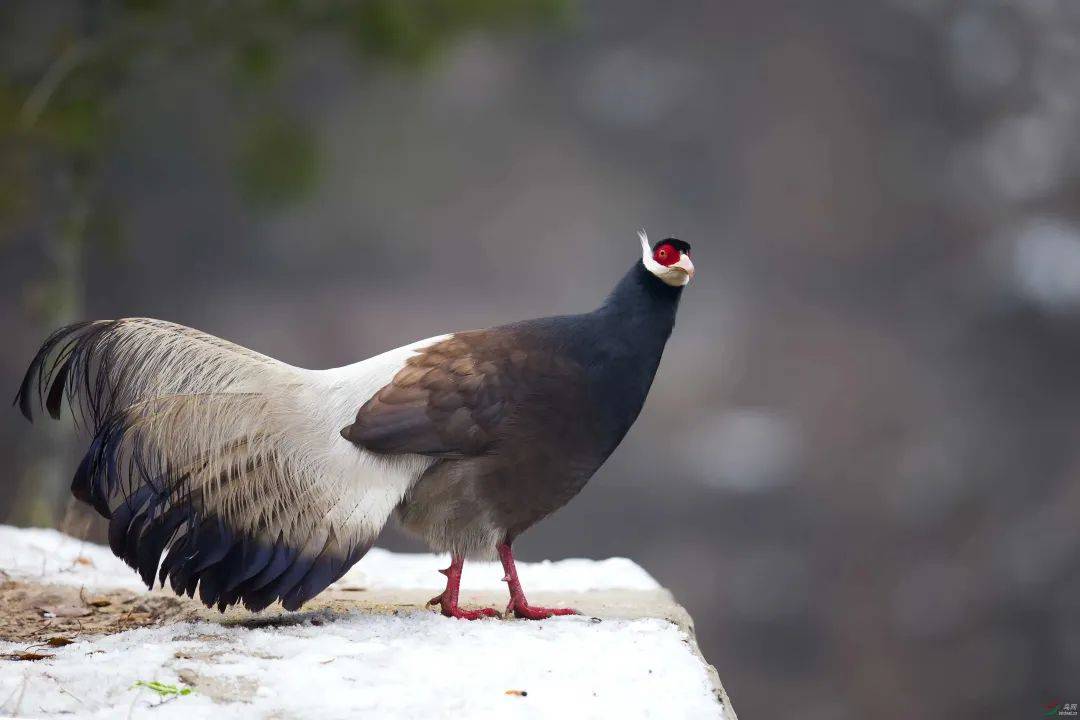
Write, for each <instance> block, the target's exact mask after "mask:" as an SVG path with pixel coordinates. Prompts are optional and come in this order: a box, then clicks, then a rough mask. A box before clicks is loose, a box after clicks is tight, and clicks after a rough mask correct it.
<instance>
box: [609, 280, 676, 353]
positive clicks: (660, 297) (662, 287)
mask: <svg viewBox="0 0 1080 720" xmlns="http://www.w3.org/2000/svg"><path fill="white" fill-rule="evenodd" d="M682 291H683V289H682V288H681V287H672V286H670V285H668V284H667V283H665V282H664V281H662V280H661V279H660V278H658V277H656V276H655V275H653V274H652V273H651V272H649V271H648V270H647V269H645V265H643V264H642V263H641V261H638V262H636V263H634V267H632V268H630V272H628V273H626V275H624V276H623V278H622V280H620V281H619V283H618V284H617V285H616V286H615V289H614V290H612V291H611V294H610V295H608V296H607V299H606V300H604V303H603V304H602V305H601V306H600V307H599V308H598V309H597V310H596V314H597V315H598V316H601V317H603V318H604V319H605V320H607V321H608V323H609V324H610V327H611V330H612V331H613V332H616V333H618V334H619V335H622V336H624V337H626V339H627V340H635V341H637V342H639V343H640V342H647V341H649V340H653V341H658V342H659V343H660V349H662V348H663V345H664V343H665V342H667V339H668V336H669V335H671V330H672V328H673V327H674V326H675V313H676V311H677V310H678V309H679V299H680V298H681V297H682Z"/></svg>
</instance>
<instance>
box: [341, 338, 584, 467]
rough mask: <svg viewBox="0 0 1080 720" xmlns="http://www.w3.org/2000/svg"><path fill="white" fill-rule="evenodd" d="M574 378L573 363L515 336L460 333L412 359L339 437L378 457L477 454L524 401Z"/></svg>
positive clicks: (494, 439) (485, 449)
mask: <svg viewBox="0 0 1080 720" xmlns="http://www.w3.org/2000/svg"><path fill="white" fill-rule="evenodd" d="M574 376H576V372H575V367H574V366H573V365H572V364H571V363H570V362H568V361H567V360H565V359H564V358H562V357H561V356H560V355H559V354H558V353H556V352H555V351H554V350H552V349H551V348H550V347H543V346H542V345H540V344H537V343H528V342H527V339H526V338H523V337H522V336H521V335H520V334H518V333H513V332H510V331H507V330H505V329H498V330H478V331H472V332H464V333H457V334H455V335H453V336H452V337H450V338H448V339H447V340H444V341H442V342H439V343H436V344H435V345H432V346H431V347H428V348H426V349H424V350H422V351H421V352H419V353H418V354H416V355H414V356H413V357H411V358H409V360H408V361H407V362H406V364H405V367H404V368H402V369H401V370H400V371H399V372H398V374H397V375H396V376H394V379H393V380H392V381H391V382H390V384H389V385H386V386H385V387H383V388H382V389H381V390H379V391H378V392H377V393H375V395H374V396H372V398H371V399H370V400H368V401H367V402H366V403H364V405H363V406H362V407H361V408H360V411H359V412H358V413H357V415H356V422H354V423H353V424H352V425H349V426H348V427H346V428H344V429H343V430H342V431H341V434H342V436H344V437H345V438H346V439H347V440H350V441H351V442H354V443H356V444H357V445H360V446H361V447H363V448H365V449H367V450H370V451H372V452H376V453H386V454H391V453H417V454H421V455H429V456H433V457H447V458H452V457H465V456H470V455H482V454H484V453H486V452H488V451H490V450H491V449H492V447H493V446H494V445H495V444H496V443H497V442H498V440H499V438H500V437H501V436H502V434H503V433H505V432H506V431H507V430H508V426H509V425H511V424H512V423H511V422H508V421H509V420H510V419H511V418H512V416H513V415H514V411H515V408H516V407H517V406H518V405H519V404H520V402H521V401H522V400H523V399H525V398H528V397H530V396H539V398H543V397H544V396H548V395H550V394H551V392H552V391H553V390H554V389H555V388H557V387H559V386H560V385H563V384H564V382H565V381H566V380H567V379H569V378H571V377H574Z"/></svg>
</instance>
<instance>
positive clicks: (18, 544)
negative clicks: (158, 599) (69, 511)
mask: <svg viewBox="0 0 1080 720" xmlns="http://www.w3.org/2000/svg"><path fill="white" fill-rule="evenodd" d="M0 570H2V571H4V573H6V574H7V575H8V576H9V577H11V578H13V579H15V580H30V581H33V582H39V583H43V584H51V585H75V586H81V587H85V588H87V589H94V590H112V589H115V588H122V589H124V590H145V589H146V585H144V584H143V583H142V581H141V580H139V576H138V574H137V573H136V572H135V571H134V570H132V569H131V568H129V567H128V566H127V565H125V564H124V561H123V560H121V559H120V558H118V557H116V556H115V555H113V554H112V551H111V550H109V548H107V547H104V546H102V545H95V544H94V543H89V542H85V541H83V540H79V539H77V538H73V537H71V536H70V535H65V534H64V533H62V532H58V531H56V530H48V529H45V528H16V527H11V526H10V525H0Z"/></svg>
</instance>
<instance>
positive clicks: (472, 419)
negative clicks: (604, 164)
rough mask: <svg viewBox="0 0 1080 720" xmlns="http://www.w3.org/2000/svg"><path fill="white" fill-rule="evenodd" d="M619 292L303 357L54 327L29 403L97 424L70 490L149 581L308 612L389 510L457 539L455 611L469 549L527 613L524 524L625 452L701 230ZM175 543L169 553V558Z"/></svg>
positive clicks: (179, 330) (417, 526)
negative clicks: (339, 361)
mask: <svg viewBox="0 0 1080 720" xmlns="http://www.w3.org/2000/svg"><path fill="white" fill-rule="evenodd" d="M640 237H641V247H642V257H641V260H640V261H636V262H635V263H634V266H633V267H632V268H631V269H630V271H629V272H628V273H626V275H625V276H624V277H623V278H622V280H620V281H619V283H618V284H617V285H616V286H615V289H614V290H612V292H611V294H610V295H608V297H607V299H606V300H605V301H604V302H603V304H602V305H601V306H600V307H599V308H597V309H596V310H593V311H592V312H587V313H583V314H580V315H564V316H559V317H546V318H540V319H536V320H526V321H524V322H517V323H512V324H509V325H502V326H499V327H494V328H491V329H488V330H472V331H468V332H458V333H452V334H449V335H441V336H439V337H434V338H429V339H427V340H421V341H420V342H416V343H413V344H411V345H407V346H405V347H402V348H398V349H396V350H390V351H389V352H386V353H383V354H381V355H377V356H375V357H373V358H369V359H367V360H363V361H361V362H358V363H354V364H352V365H347V366H345V367H340V368H336V369H332V370H303V369H301V368H297V367H292V366H291V365H286V364H285V363H282V362H279V361H277V360H274V359H273V358H270V357H267V356H265V355H261V354H259V353H257V352H254V351H252V350H248V349H246V348H243V347H240V346H239V345H234V344H232V343H230V342H227V341H225V340H221V339H219V338H217V337H214V336H212V335H207V334H205V333H202V332H199V331H198V330H193V329H191V328H187V327H184V326H182V325H175V324H172V323H169V322H164V321H161V320H152V319H147V318H125V319H122V320H96V321H91V322H82V323H77V324H74V325H71V326H68V327H65V328H62V329H60V330H57V331H56V332H55V333H53V334H52V336H50V337H49V338H48V339H47V340H46V341H45V344H44V345H43V346H42V347H41V349H40V350H39V351H38V353H37V356H36V357H35V358H34V360H33V362H31V364H30V368H29V369H28V370H27V372H26V377H25V379H24V380H23V382H22V386H21V387H20V389H19V392H18V395H17V396H16V398H15V402H16V404H17V405H18V406H19V408H20V410H21V411H22V413H23V415H25V416H26V417H27V419H31V418H32V410H33V405H34V404H35V403H34V400H35V399H36V400H37V403H38V404H40V405H42V406H44V408H45V409H46V410H47V411H48V413H49V414H50V415H51V416H52V417H53V418H57V419H58V418H59V417H60V410H61V404H62V402H63V400H64V399H65V398H66V400H67V403H68V405H69V406H70V407H71V408H72V412H73V414H74V416H75V418H76V421H77V422H78V423H79V424H80V425H81V426H83V427H85V428H87V429H88V430H89V431H90V433H91V434H92V436H93V437H92V440H91V442H90V447H89V449H88V450H87V452H86V455H85V456H84V458H83V460H82V462H81V463H80V465H79V467H78V470H77V471H76V472H75V477H74V480H73V481H72V484H71V491H72V493H73V494H74V495H75V497H76V498H78V499H79V500H82V501H84V502H86V503H89V504H90V505H92V506H93V507H94V508H95V509H96V510H97V512H99V513H100V514H101V515H103V516H104V517H106V518H108V520H109V544H110V546H111V547H112V550H113V552H114V553H116V555H117V556H118V557H121V558H123V559H124V561H125V562H127V564H128V565H130V566H131V567H132V568H135V569H136V570H138V572H139V573H140V575H141V576H142V579H143V581H144V582H146V583H147V585H148V586H150V587H152V586H153V585H154V583H155V580H160V582H161V583H162V584H164V583H165V580H166V578H167V579H168V581H169V584H170V585H171V586H172V588H173V590H174V591H175V592H176V593H178V594H187V595H189V596H192V597H194V595H195V593H196V591H197V592H198V594H199V598H200V600H202V602H203V603H205V604H206V605H207V606H208V607H214V606H216V607H218V608H219V609H221V610H225V608H227V607H229V606H230V605H233V604H236V603H242V604H243V605H244V606H245V607H247V608H248V609H250V610H252V611H258V610H261V609H263V608H266V607H267V606H269V605H270V604H271V603H273V602H275V601H280V602H281V604H282V605H283V606H284V607H285V608H287V609H289V610H295V609H296V608H299V607H300V606H301V605H302V604H303V603H305V602H306V601H308V600H310V599H311V598H313V597H314V596H315V595H317V594H318V593H320V592H321V591H322V590H323V589H325V588H326V587H327V586H328V585H329V584H330V583H332V582H334V581H335V580H337V579H338V578H340V577H341V576H342V575H343V574H344V573H345V571H346V570H348V569H349V568H350V567H351V566H352V565H353V564H355V563H356V562H357V561H358V560H359V559H360V558H361V557H363V556H364V553H365V552H367V550H368V549H369V548H370V547H371V545H372V543H373V542H374V541H375V538H376V536H377V535H378V534H379V531H380V530H381V529H382V527H383V525H384V524H385V523H386V522H387V520H388V519H389V518H390V516H391V515H394V516H396V518H397V519H398V521H399V522H400V523H401V524H402V525H403V526H404V527H405V528H406V529H408V530H409V531H411V532H413V533H415V534H416V535H418V536H420V537H421V538H423V539H424V540H425V541H426V542H427V543H428V544H429V545H430V546H431V547H432V548H433V549H434V550H436V551H440V552H448V553H450V557H451V562H450V567H449V568H447V569H446V570H443V571H442V572H443V573H444V574H445V575H446V576H447V582H446V589H445V590H444V591H443V593H442V594H441V595H439V596H438V597H436V598H433V599H432V603H433V604H435V603H437V604H439V605H440V606H441V609H442V613H443V614H444V615H447V616H450V617H458V618H467V619H475V618H479V617H484V616H490V615H496V614H497V613H496V611H495V610H492V609H490V608H484V609H480V610H466V609H463V608H461V607H459V606H458V589H459V584H460V581H461V571H462V566H463V564H464V562H465V560H466V559H468V558H485V557H492V556H496V555H497V556H498V557H499V559H500V560H501V562H502V565H503V569H504V571H505V573H506V577H505V578H504V579H505V580H506V582H507V583H508V585H509V589H510V604H509V606H508V607H507V611H508V612H513V613H514V614H515V615H516V616H517V617H520V618H529V619H542V618H546V617H550V616H551V615H562V614H571V613H573V612H574V611H573V610H569V609H566V608H558V609H552V608H542V607H536V606H532V605H529V603H528V601H527V600H526V599H525V593H524V591H523V589H522V587H521V583H520V582H519V580H518V576H517V570H516V568H515V565H514V555H513V552H512V551H511V545H512V544H513V542H514V540H515V538H517V537H518V536H519V535H521V533H523V532H524V531H525V530H527V529H528V528H529V527H531V526H532V525H533V524H535V523H536V522H537V521H539V520H541V519H542V518H544V517H546V516H547V515H549V514H550V513H552V512H554V511H555V510H557V509H559V508H560V507H562V506H563V505H565V504H566V503H567V502H568V501H569V500H570V499H571V498H573V497H574V496H575V495H576V494H577V493H578V492H579V491H580V490H581V489H582V487H584V485H585V483H586V482H587V481H588V480H589V478H590V477H591V476H592V475H593V473H595V472H596V470H597V469H598V468H599V467H600V465H601V464H602V463H603V462H604V461H605V460H606V459H607V458H608V456H609V455H611V453H612V451H614V450H615V448H616V447H617V446H618V444H619V442H620V441H621V440H622V438H623V436H624V435H626V432H627V430H629V429H630V426H631V425H632V424H633V423H634V420H635V419H636V418H637V416H638V413H639V412H640V411H641V408H642V405H643V404H644V402H645V397H646V395H647V394H648V392H649V387H650V386H651V385H652V382H653V377H654V375H655V374H656V369H657V366H658V365H659V363H660V356H661V355H662V353H663V351H664V345H665V344H666V343H667V340H668V337H669V336H670V335H671V331H672V328H673V326H674V324H675V313H676V310H677V309H678V306H679V298H680V296H681V295H682V290H683V287H684V286H685V285H686V284H687V283H688V282H690V279H691V278H692V277H693V275H694V265H693V263H692V262H691V260H690V246H689V245H688V244H687V243H685V242H683V241H681V240H676V239H673V238H669V239H666V240H661V241H660V242H658V243H656V244H655V246H650V245H649V242H648V239H647V238H646V236H645V234H644V232H642V233H640ZM163 555H164V558H163V557H162V556H163Z"/></svg>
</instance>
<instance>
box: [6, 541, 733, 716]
mask: <svg viewBox="0 0 1080 720" xmlns="http://www.w3.org/2000/svg"><path fill="white" fill-rule="evenodd" d="M80 558H82V560H80ZM442 561H443V558H439V557H437V556H433V555H400V554H394V553H390V552H387V551H383V550H373V551H372V552H371V553H370V554H369V555H368V557H367V558H365V559H364V560H363V561H362V562H361V563H360V564H359V565H358V566H357V568H355V569H354V570H353V571H352V572H350V573H349V575H348V576H346V578H344V579H343V580H342V581H341V584H342V585H344V586H346V587H345V589H349V586H350V585H351V586H356V587H363V588H364V589H365V590H397V589H419V588H426V589H432V590H437V589H438V587H439V584H438V582H437V580H438V578H439V577H440V576H438V574H437V573H434V568H437V567H442V565H441V564H439V563H440V562H442ZM0 570H2V571H3V572H4V573H5V574H7V575H8V576H9V577H11V578H13V579H16V580H22V581H24V582H31V583H32V582H40V583H54V584H55V583H61V584H65V585H81V586H84V587H87V588H88V589H102V590H103V589H111V588H124V589H137V590H140V591H141V592H145V589H143V588H142V587H141V586H140V584H139V582H138V580H137V578H136V577H135V574H134V572H132V571H131V570H130V569H129V568H127V567H126V566H125V565H124V564H123V563H121V562H120V561H119V560H117V559H115V558H113V557H112V555H111V553H110V552H109V550H108V548H105V547H101V546H97V545H93V544H89V543H83V542H80V541H77V540H75V539H73V538H70V537H67V536H65V535H63V534H61V533H58V532H55V531H51V530H18V529H15V528H10V527H3V526H0ZM467 573H468V574H467V577H469V578H471V583H470V584H471V585H472V586H473V587H475V588H478V589H488V588H492V589H494V588H498V589H500V590H501V589H503V585H502V583H501V582H500V581H499V578H501V573H500V572H499V571H498V570H497V568H496V567H495V566H494V565H493V564H489V563H475V564H470V565H469V567H468V570H467ZM521 574H522V577H523V582H525V583H526V587H527V588H530V590H532V589H535V590H537V591H538V592H539V591H550V592H567V593H569V592H593V591H611V590H616V589H618V592H619V594H620V595H623V596H627V597H633V596H635V594H636V595H639V596H641V597H642V598H652V599H653V601H655V598H657V597H663V598H666V600H664V602H667V603H669V605H670V596H669V595H667V593H666V592H665V591H663V590H662V589H660V588H659V586H658V585H657V583H656V581H655V580H653V579H652V578H651V577H650V576H649V575H648V573H646V572H645V571H644V570H642V569H641V568H640V567H638V566H637V565H635V564H634V563H633V562H631V561H629V560H625V559H612V560H605V561H600V562H594V561H589V560H564V561H559V562H550V563H538V564H523V565H522V566H521ZM430 575H435V580H434V581H433V580H432V579H430V577H429V576H430ZM354 589H355V588H354ZM344 594H345V595H348V596H352V595H355V596H357V597H362V596H365V595H367V594H369V593H364V592H360V593H344ZM425 596H426V594H425ZM579 597H580V596H579ZM646 604H647V603H646ZM672 607H676V608H677V606H672ZM343 608H344V609H343ZM215 617H216V616H215ZM74 639H75V642H74V643H73V644H71V645H67V646H65V647H48V648H44V649H43V648H40V647H39V648H34V650H35V651H38V652H44V653H47V654H48V655H50V656H51V657H47V658H45V659H41V660H37V661H35V662H27V661H16V660H14V659H6V658H7V657H8V656H11V657H15V656H18V654H19V653H22V652H24V651H26V650H27V648H26V647H25V646H24V645H20V644H16V643H12V642H3V641H0V718H2V717H5V716H17V717H59V716H63V717H67V718H75V719H76V720H81V719H91V718H93V719H97V718H101V719H105V718H117V717H121V718H123V717H128V718H157V719H160V720H166V719H172V718H177V719H182V720H193V719H195V718H207V717H212V718H214V720H230V719H232V718H237V719H239V718H245V719H246V718H319V719H320V720H322V719H324V718H325V719H328V720H334V719H335V718H357V717H378V718H417V717H423V718H441V717H453V718H455V719H456V720H468V719H469V718H548V717H564V718H619V719H620V720H630V719H631V718H664V719H667V718H673V719H680V718H686V719H690V718H694V719H696V718H725V717H728V718H730V720H735V718H734V713H733V712H731V711H730V706H729V705H727V704H726V703H727V701H726V697H725V698H724V700H723V702H724V704H721V702H720V701H718V695H722V690H720V689H719V686H718V685H716V684H714V683H715V678H714V675H711V674H710V673H711V672H713V671H712V670H711V668H709V666H708V665H707V664H706V663H705V662H704V661H703V660H702V659H701V657H700V656H699V655H697V654H696V653H695V652H694V648H695V647H696V645H695V644H694V642H693V639H692V638H691V637H689V636H688V635H687V634H686V632H685V631H684V630H683V629H681V628H680V627H679V626H678V625H676V624H674V623H672V622H670V621H668V620H666V619H661V618H656V617H646V618H641V619H622V618H619V617H614V618H605V619H599V618H592V617H588V616H573V617H558V618H552V619H550V620H545V621H543V622H529V621H517V620H501V619H486V620H480V621H475V622H468V621H464V620H453V619H447V618H444V617H442V616H441V615H439V614H437V613H435V612H432V611H423V610H418V609H415V608H413V607H407V606H401V607H399V609H392V608H382V609H377V608H375V609H373V607H372V606H367V607H365V606H363V605H362V604H360V603H359V602H357V603H356V604H348V603H346V604H344V605H342V604H340V603H339V604H338V605H336V606H334V607H323V608H321V609H317V610H311V611H307V612H298V613H283V614H277V615H275V616H273V617H267V616H265V615H262V616H250V615H247V614H244V613H237V614H236V615H230V616H225V617H222V618H221V619H220V620H217V621H195V622H175V623H163V624H159V625H156V626H152V627H143V628H139V629H134V630H128V631H125V632H119V633H115V634H110V635H96V636H93V635H84V636H82V637H75V638H74ZM153 681H156V682H160V683H164V684H166V685H168V686H175V688H177V689H186V688H190V689H191V691H190V692H188V693H187V694H184V695H172V696H168V695H166V696H161V695H159V694H158V693H155V692H153V691H152V690H150V689H147V688H146V687H145V686H142V687H140V686H136V683H140V682H153ZM725 712H727V713H728V714H727V715H725Z"/></svg>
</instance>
